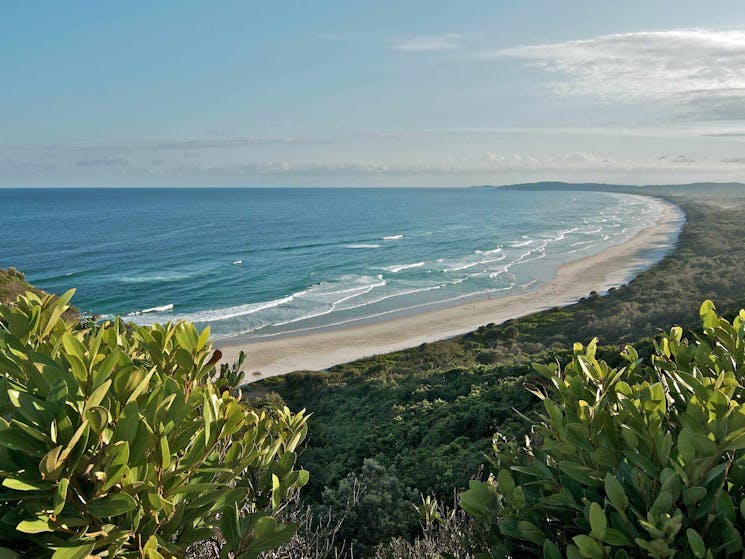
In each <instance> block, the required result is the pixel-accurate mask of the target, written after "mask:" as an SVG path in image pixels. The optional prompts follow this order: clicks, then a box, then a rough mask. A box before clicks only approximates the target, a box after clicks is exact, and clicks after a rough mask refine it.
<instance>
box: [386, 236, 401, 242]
mask: <svg viewBox="0 0 745 559" xmlns="http://www.w3.org/2000/svg"><path fill="white" fill-rule="evenodd" d="M403 238H404V236H403V235H388V236H387V237H383V240H384V241H398V240H399V239H403Z"/></svg>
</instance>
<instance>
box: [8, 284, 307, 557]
mask: <svg viewBox="0 0 745 559" xmlns="http://www.w3.org/2000/svg"><path fill="white" fill-rule="evenodd" d="M71 296H72V292H68V293H66V294H65V295H63V296H62V297H60V298H59V299H55V298H53V297H51V296H46V297H39V296H37V295H34V294H33V293H27V294H26V296H25V297H21V298H19V299H18V301H17V302H16V304H15V305H14V306H13V308H9V307H7V306H0V481H1V483H2V491H1V492H0V545H4V546H6V547H8V548H11V549H13V550H14V551H16V552H19V553H22V554H23V556H24V557H42V558H43V557H50V556H51V557H53V559H83V558H85V557H89V556H105V557H108V558H112V557H128V558H130V557H131V558H135V557H141V558H143V559H144V558H148V559H162V558H164V557H177V556H178V557H183V555H184V552H185V550H186V548H187V547H188V546H189V545H191V544H193V543H195V542H198V541H200V540H204V539H206V538H210V537H218V538H219V539H221V540H224V546H223V556H224V557H226V556H227V554H228V553H231V554H232V555H233V557H237V558H241V559H249V558H254V557H257V556H258V554H259V553H261V552H263V551H265V550H269V549H272V548H275V547H277V546H278V545H280V544H281V543H283V542H284V541H286V540H288V539H289V538H290V537H291V536H292V534H293V532H294V530H295V526H294V525H292V524H285V523H281V522H277V521H276V519H275V516H276V514H277V513H278V512H279V511H280V509H281V508H282V506H283V503H284V499H285V498H286V496H288V494H290V493H292V492H294V491H296V490H297V489H298V488H299V487H301V486H302V485H303V484H304V483H305V482H306V481H307V477H308V476H307V472H305V471H303V470H295V469H294V465H295V458H296V456H295V452H294V451H295V448H296V447H297V445H298V444H299V443H300V442H301V441H302V440H303V438H304V437H305V434H306V431H307V427H306V417H304V415H303V413H302V412H301V413H299V414H297V415H293V414H291V413H290V412H289V410H287V409H286V408H285V409H283V410H271V411H260V412H259V411H254V410H251V409H249V408H248V407H246V406H245V405H244V404H242V403H241V402H240V401H239V399H238V398H236V397H235V396H232V395H231V394H230V392H231V390H232V389H234V388H235V383H236V382H237V379H238V376H237V375H236V374H235V371H233V370H231V369H230V368H229V367H223V368H222V369H221V373H220V374H219V375H217V374H216V369H215V365H216V363H217V362H218V360H219V358H220V354H219V352H214V353H213V351H212V349H211V345H210V342H209V330H208V329H205V330H204V331H202V332H201V333H199V332H197V330H196V329H195V328H194V326H193V325H192V324H189V323H184V322H180V323H176V324H167V325H165V326H161V325H153V326H147V327H138V326H134V325H130V324H125V323H123V322H122V321H121V320H119V319H117V320H114V321H111V322H105V323H102V324H100V325H95V324H94V325H91V326H83V325H80V324H79V323H77V322H75V321H69V320H66V319H65V318H64V317H63V314H64V312H65V310H66V309H67V307H68V305H67V303H68V302H69V300H70V298H71ZM216 376H218V377H219V378H215V377H216ZM213 381H214V383H213ZM216 386H220V387H221V388H220V390H219V391H218V389H216ZM0 551H2V556H3V557H4V558H5V557H12V554H11V553H10V552H8V550H7V549H6V550H0Z"/></svg>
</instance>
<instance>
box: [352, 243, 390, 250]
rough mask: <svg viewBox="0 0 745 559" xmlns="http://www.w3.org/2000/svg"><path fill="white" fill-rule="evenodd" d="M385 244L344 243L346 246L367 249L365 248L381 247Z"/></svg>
mask: <svg viewBox="0 0 745 559" xmlns="http://www.w3.org/2000/svg"><path fill="white" fill-rule="evenodd" d="M382 246H383V245H376V244H373V243H360V244H355V245H344V248H357V249H365V248H381V247H382Z"/></svg>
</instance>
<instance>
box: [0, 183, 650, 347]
mask: <svg viewBox="0 0 745 559" xmlns="http://www.w3.org/2000/svg"><path fill="white" fill-rule="evenodd" d="M660 204H661V202H660V201H657V200H654V199H651V198H646V197H641V196H631V195H620V194H609V193H596V192H569V191H564V192H525V191H524V192H519V191H508V190H497V189H490V188H469V189H464V188H452V189H447V188H437V189H427V188H410V189H403V188H402V189H373V188H369V189H315V188H287V189H281V188H266V189H263V188H245V189H233V188H209V189H208V188H183V189H165V188H158V189H155V188H154V189H121V188H105V189H103V188H102V189H4V190H0V208H2V215H3V227H2V229H3V230H2V234H1V235H0V267H8V266H15V267H16V268H18V269H20V270H22V271H23V272H25V273H26V277H27V279H28V280H29V281H30V282H32V283H33V284H35V285H38V286H39V287H41V288H43V289H45V290H47V291H50V292H56V293H61V292H63V291H65V290H67V289H69V288H72V287H74V288H76V289H77V293H76V296H75V298H74V299H73V303H74V304H75V305H77V306H78V307H79V308H80V309H81V310H82V311H83V312H86V313H95V314H96V315H99V316H101V317H103V318H108V317H112V316H114V315H122V316H124V317H126V319H127V320H131V321H133V322H136V323H140V324H146V323H151V322H165V321H169V320H177V319H186V320H190V321H194V322H196V323H198V324H199V325H200V326H203V325H210V326H211V328H212V332H213V335H214V336H215V337H216V338H218V339H225V338H231V337H235V336H243V337H265V336H272V335H277V334H287V333H290V332H303V331H309V330H314V329H318V328H327V327H336V326H340V325H344V324H352V323H357V322H359V321H366V320H376V319H380V318H388V317H392V316H396V315H398V314H401V313H412V312H419V311H421V310H426V309H429V308H434V307H438V306H444V305H455V304H458V303H461V302H464V301H467V300H469V299H473V298H486V297H499V296H504V295H507V294H512V293H518V292H522V291H525V290H529V289H535V288H537V287H538V286H540V285H541V284H542V283H545V282H547V281H549V280H550V279H551V278H552V277H553V276H554V274H555V272H556V269H557V268H558V267H559V266H560V265H561V264H563V263H565V262H569V261H572V260H577V259H580V258H583V257H585V256H589V255H592V254H597V253H599V252H601V251H602V250H603V249H604V248H606V247H608V246H610V245H612V244H616V243H619V242H622V241H624V240H627V239H629V238H631V237H633V236H634V235H635V234H636V233H637V232H638V231H639V230H640V229H642V228H644V227H645V226H648V225H650V224H651V223H653V222H654V220H655V218H656V216H657V215H659V213H660V207H661V206H660ZM660 256H661V254H660V253H659V251H650V252H649V253H648V254H645V255H640V258H639V261H638V262H636V263H635V267H634V270H635V271H638V270H639V269H642V268H644V267H645V266H648V265H650V264H651V263H652V262H654V261H655V260H656V259H658V258H659V257H660Z"/></svg>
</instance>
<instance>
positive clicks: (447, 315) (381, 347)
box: [215, 203, 680, 382]
mask: <svg viewBox="0 0 745 559" xmlns="http://www.w3.org/2000/svg"><path fill="white" fill-rule="evenodd" d="M661 208H662V211H661V213H660V215H659V216H658V219H657V221H656V223H655V224H654V225H652V226H650V227H647V228H646V229H643V230H641V231H640V232H639V233H638V234H637V235H636V236H634V237H633V238H632V239H630V240H628V241H626V242H624V243H622V244H618V245H614V246H611V247H609V248H608V249H606V250H604V251H603V252H602V253H600V254H597V255H594V256H589V257H587V258H583V259H581V260H577V261H575V262H570V263H567V264H564V265H562V266H561V267H559V269H558V270H557V273H556V276H555V277H554V278H553V279H552V280H551V281H549V282H548V283H546V284H544V285H543V286H541V287H539V288H538V289H535V290H532V291H525V292H524V293H518V294H513V295H509V296H506V297H498V298H492V299H485V300H478V301H473V302H469V303H465V304H462V305H458V306H454V307H449V308H440V309H435V310H429V311H425V312H422V313H419V314H414V315H410V316H404V317H400V318H392V319H389V320H381V321H378V322H373V323H365V324H359V325H353V326H349V327H346V328H339V329H329V330H322V331H317V332H313V333H305V334H301V335H288V336H280V337H275V338H268V339H265V340H241V341H239V340H229V341H225V342H216V344H215V345H216V346H217V347H218V348H219V349H220V350H221V351H222V352H223V359H224V360H225V361H226V362H232V361H234V360H235V359H236V357H237V355H238V353H239V352H240V351H241V350H243V351H245V352H246V354H247V359H246V363H245V367H246V371H247V375H246V378H245V380H246V382H252V381H256V380H260V379H262V378H266V377H270V376H277V375H283V374H286V373H289V372H292V371H298V370H322V369H327V368H329V367H332V366H334V365H338V364H341V363H347V362H350V361H354V360H356V359H360V358H363V357H367V356H370V355H377V354H381V353H389V352H392V351H398V350H402V349H406V348H410V347H415V346H417V345H419V344H422V343H428V342H433V341H437V340H442V339H446V338H450V337H453V336H457V335H460V334H464V333H466V332H470V331H472V330H475V329H476V328H478V327H479V326H483V325H485V324H488V323H492V322H493V323H501V322H504V321H506V320H509V319H513V318H517V317H520V316H524V315H527V314H531V313H534V312H537V311H541V310H544V309H547V308H551V307H556V306H562V305H567V304H570V303H573V302H576V301H577V300H578V299H580V298H582V297H586V296H587V295H588V294H589V293H590V292H591V291H597V292H601V293H602V292H604V291H607V290H608V289H609V288H610V287H614V286H618V285H621V284H622V283H624V282H625V281H627V280H628V279H629V276H630V274H632V273H633V270H635V269H637V268H638V262H637V261H636V258H637V257H638V256H639V255H640V253H642V252H643V251H646V250H649V249H660V248H664V247H665V245H666V243H668V242H669V239H670V235H671V233H673V232H674V231H676V230H677V228H678V227H679V226H680V214H679V210H678V209H677V208H676V207H675V206H673V205H672V204H667V203H665V204H661ZM259 373H260V374H259Z"/></svg>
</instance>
